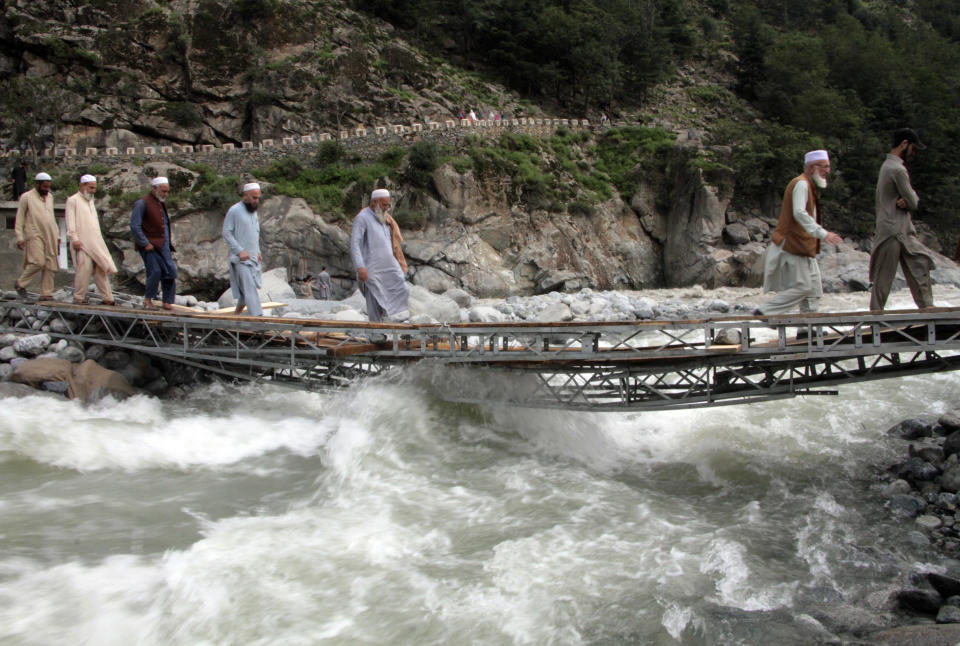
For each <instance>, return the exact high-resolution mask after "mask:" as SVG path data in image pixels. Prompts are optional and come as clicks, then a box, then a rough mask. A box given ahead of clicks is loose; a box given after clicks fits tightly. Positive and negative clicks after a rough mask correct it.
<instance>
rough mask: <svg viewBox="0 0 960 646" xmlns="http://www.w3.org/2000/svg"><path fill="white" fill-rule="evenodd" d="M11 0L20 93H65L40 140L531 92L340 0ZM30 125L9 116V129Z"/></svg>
mask: <svg viewBox="0 0 960 646" xmlns="http://www.w3.org/2000/svg"><path fill="white" fill-rule="evenodd" d="M4 5H5V7H4V21H3V26H2V27H0V79H5V80H6V83H7V87H6V88H5V89H6V90H8V91H7V93H6V94H8V95H10V94H13V92H11V89H13V90H21V91H22V93H23V94H24V95H26V96H27V99H26V101H27V102H30V101H33V102H35V103H36V104H38V105H39V104H49V103H54V104H55V106H54V110H53V112H54V113H56V114H57V116H58V117H59V119H51V121H53V122H57V121H58V122H59V123H56V126H57V128H56V131H55V130H54V128H51V127H47V128H44V127H43V126H44V125H46V124H42V123H41V124H38V125H35V126H34V127H33V132H32V133H31V134H32V135H33V142H34V143H35V145H36V146H37V147H38V148H39V149H40V150H42V149H43V147H44V146H45V145H49V144H51V142H52V140H53V138H54V136H56V139H57V143H58V144H59V145H61V146H63V145H70V146H76V147H78V148H81V149H82V148H83V147H85V146H88V145H89V146H95V147H96V146H105V145H116V144H117V143H118V142H119V141H121V140H123V139H124V137H126V138H127V139H129V137H130V135H129V134H127V133H132V134H133V135H134V136H137V137H139V138H141V139H142V140H146V141H148V142H155V141H167V142H179V143H190V144H199V143H212V144H220V143H226V142H234V143H239V142H240V141H247V140H253V141H259V140H261V139H264V138H273V137H277V138H279V137H280V136H282V135H284V134H300V133H309V132H314V131H316V130H318V129H321V128H329V129H337V128H339V127H353V126H356V125H359V124H367V125H371V124H381V123H391V122H397V121H399V122H404V123H406V122H410V121H411V120H419V121H424V120H426V119H438V118H449V117H451V116H453V115H456V114H457V113H458V112H459V111H461V110H463V109H465V108H466V107H473V108H475V109H478V110H480V109H485V110H489V109H497V110H507V111H513V110H515V109H516V106H517V105H518V99H517V97H516V96H515V95H513V94H510V93H508V92H506V91H504V90H502V89H501V88H499V87H498V86H496V85H494V84H489V83H482V82H479V81H478V80H476V78H474V77H469V76H467V75H465V74H462V73H459V72H457V71H456V70H455V69H453V68H452V67H450V66H449V65H446V64H444V63H443V62H442V61H438V60H436V59H428V58H427V57H425V56H424V55H423V54H421V53H420V52H418V51H417V50H416V49H415V48H413V47H412V46H411V45H409V44H408V43H407V42H405V41H404V40H402V39H400V38H397V37H395V36H394V34H393V28H392V27H391V26H390V25H389V24H387V23H384V22H382V21H379V20H376V19H374V18H371V17H367V16H365V15H363V14H360V13H357V12H355V11H353V10H352V9H350V8H349V7H347V6H346V4H345V3H343V2H340V1H338V0H325V1H322V2H294V1H287V0H262V1H261V0H172V1H170V2H157V1H154V0H122V1H121V0H95V1H94V2H86V3H73V2H66V3H65V2H56V1H54V0H31V1H29V2H28V1H25V0H6V2H5V3H4ZM21 81H25V83H21ZM11 84H12V86H11ZM24 85H28V86H29V87H24ZM24 102H25V99H23V98H22V97H21V98H20V99H18V100H17V102H16V103H13V104H10V105H8V110H7V116H8V117H10V118H11V119H13V120H14V121H20V120H27V119H28V118H29V115H24V114H23V108H24ZM18 115H19V118H18ZM51 116H52V113H51ZM16 125H17V124H16V123H11V122H8V123H6V124H4V126H5V129H8V132H7V133H5V134H6V138H8V139H9V136H10V134H11V132H10V130H9V129H10V128H13V127H15V126H16Z"/></svg>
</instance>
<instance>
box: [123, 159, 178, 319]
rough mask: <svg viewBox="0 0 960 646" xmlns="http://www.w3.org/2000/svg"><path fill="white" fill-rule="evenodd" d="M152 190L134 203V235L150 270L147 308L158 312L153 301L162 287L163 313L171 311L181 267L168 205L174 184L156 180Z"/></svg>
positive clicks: (138, 248)
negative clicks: (177, 257) (175, 260)
mask: <svg viewBox="0 0 960 646" xmlns="http://www.w3.org/2000/svg"><path fill="white" fill-rule="evenodd" d="M150 187H151V188H150V192H149V193H147V194H146V195H144V196H143V197H141V198H140V199H139V200H137V201H136V202H134V203H133V211H132V212H131V213H130V233H132V234H133V242H134V246H135V247H136V248H137V251H139V252H140V257H141V258H142V259H143V266H144V269H145V270H146V279H145V281H144V294H143V308H144V309H147V310H153V309H156V308H157V306H156V305H154V303H153V299H155V298H156V297H157V293H158V292H159V291H160V289H161V287H162V288H163V309H165V310H170V309H173V303H174V300H175V299H176V295H177V266H176V264H175V263H174V262H173V252H174V251H176V249H175V248H174V246H173V231H172V229H171V227H170V215H169V214H168V213H167V205H166V200H167V194H168V193H170V182H169V181H168V180H167V178H166V177H154V178H153V179H152V180H151V181H150Z"/></svg>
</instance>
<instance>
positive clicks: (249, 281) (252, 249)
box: [223, 182, 263, 316]
mask: <svg viewBox="0 0 960 646" xmlns="http://www.w3.org/2000/svg"><path fill="white" fill-rule="evenodd" d="M259 204H260V185H259V184H257V183H255V182H251V183H249V184H245V185H244V186H243V198H242V199H241V200H240V201H239V202H237V203H236V204H234V205H233V206H231V207H230V210H228V211H227V215H226V217H225V218H224V219H223V239H224V240H225V241H226V243H227V245H229V247H230V290H231V291H232V292H233V297H234V298H235V299H236V301H237V305H236V310H235V311H236V313H237V314H239V313H240V312H242V311H243V307H244V305H246V307H247V311H248V312H249V313H250V314H251V315H253V316H263V308H262V307H261V306H260V295H259V294H258V293H257V289H258V288H259V287H260V286H261V285H262V274H261V267H260V266H261V263H262V262H263V256H262V255H261V254H260V217H259V215H258V213H257V207H258V206H259Z"/></svg>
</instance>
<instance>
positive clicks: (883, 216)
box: [870, 128, 960, 310]
mask: <svg viewBox="0 0 960 646" xmlns="http://www.w3.org/2000/svg"><path fill="white" fill-rule="evenodd" d="M924 149H926V146H924V145H923V144H922V143H920V137H919V136H918V135H917V133H916V132H915V131H913V130H911V129H910V128H901V129H899V130H897V131H896V132H894V133H893V148H892V149H891V150H890V152H889V153H887V158H886V160H884V162H883V165H882V166H881V167H880V176H879V177H878V178H877V198H876V199H877V233H876V235H875V236H874V238H873V252H872V253H871V254H870V281H871V282H872V283H873V289H871V291H870V309H871V310H882V309H883V308H884V307H885V306H886V304H887V298H888V297H889V296H890V287H891V286H892V285H893V279H894V277H896V275H897V267H900V269H901V270H902V271H903V277H904V278H906V280H907V286H908V287H910V293H911V294H912V295H913V302H914V303H916V304H917V307H919V308H921V309H923V308H924V307H932V306H933V287H932V286H931V284H930V271H931V270H932V269H933V268H934V263H933V258H932V257H931V256H930V255H929V252H928V250H927V248H926V247H925V246H924V245H923V243H921V242H920V239H919V238H917V230H916V229H915V228H914V226H913V220H912V219H911V217H910V212H911V211H916V210H917V206H918V205H919V204H920V198H919V197H918V196H917V192H916V191H915V190H913V187H912V186H911V185H910V173H908V172H907V167H906V166H905V165H904V161H906V160H907V159H910V158H911V157H913V156H914V154H915V153H916V151H918V150H924ZM958 250H960V247H958Z"/></svg>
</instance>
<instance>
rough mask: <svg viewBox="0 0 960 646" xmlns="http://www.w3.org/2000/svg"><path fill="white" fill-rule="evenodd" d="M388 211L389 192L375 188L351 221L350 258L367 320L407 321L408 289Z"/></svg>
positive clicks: (408, 316) (408, 312)
mask: <svg viewBox="0 0 960 646" xmlns="http://www.w3.org/2000/svg"><path fill="white" fill-rule="evenodd" d="M389 210H390V192H389V191H388V190H387V189H385V188H378V189H376V190H375V191H373V193H371V195H370V206H368V207H367V208H365V209H363V210H362V211H360V213H358V214H357V216H356V217H355V218H354V219H353V228H352V230H351V232H350V256H351V257H352V259H353V266H354V268H355V269H356V272H357V279H358V280H359V281H360V291H361V292H363V295H364V297H365V298H366V301H367V317H368V318H369V319H370V321H373V322H380V321H383V320H388V321H394V322H400V321H406V320H407V319H409V318H410V310H409V309H408V302H409V300H410V286H409V285H407V283H406V281H405V280H404V268H403V267H402V265H401V263H400V261H399V260H398V259H397V257H396V254H395V251H394V238H393V237H392V236H391V226H390V222H388V218H390V214H389ZM390 219H391V220H392V218H390ZM398 232H399V228H398ZM397 246H399V243H398V244H397ZM401 255H402V254H401Z"/></svg>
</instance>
